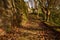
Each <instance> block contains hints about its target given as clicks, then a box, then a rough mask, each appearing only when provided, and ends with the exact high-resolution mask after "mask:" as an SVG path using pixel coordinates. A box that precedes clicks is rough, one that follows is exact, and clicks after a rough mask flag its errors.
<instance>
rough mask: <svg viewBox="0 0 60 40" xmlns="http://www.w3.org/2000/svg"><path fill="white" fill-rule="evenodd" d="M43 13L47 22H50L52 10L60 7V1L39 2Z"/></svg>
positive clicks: (42, 0)
mask: <svg viewBox="0 0 60 40" xmlns="http://www.w3.org/2000/svg"><path fill="white" fill-rule="evenodd" d="M38 1H39V5H40V8H41V10H42V12H43V13H44V14H45V20H46V21H49V19H50V14H51V8H55V7H56V6H58V5H60V1H59V0H38Z"/></svg>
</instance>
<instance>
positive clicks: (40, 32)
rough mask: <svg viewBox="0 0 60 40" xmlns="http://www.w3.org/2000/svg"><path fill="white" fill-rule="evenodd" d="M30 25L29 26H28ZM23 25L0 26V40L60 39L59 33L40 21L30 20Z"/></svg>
mask: <svg viewBox="0 0 60 40" xmlns="http://www.w3.org/2000/svg"><path fill="white" fill-rule="evenodd" d="M29 25H30V26H29ZM29 25H28V24H25V26H23V27H16V26H15V27H11V28H10V30H9V31H6V29H5V28H0V40H60V37H59V35H60V34H59V33H58V32H56V31H54V30H52V29H49V28H47V27H46V26H44V25H43V23H40V25H38V24H37V22H34V23H33V22H32V23H30V24H29Z"/></svg>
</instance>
